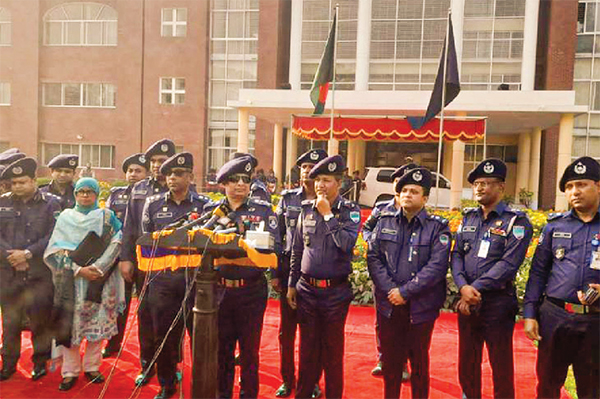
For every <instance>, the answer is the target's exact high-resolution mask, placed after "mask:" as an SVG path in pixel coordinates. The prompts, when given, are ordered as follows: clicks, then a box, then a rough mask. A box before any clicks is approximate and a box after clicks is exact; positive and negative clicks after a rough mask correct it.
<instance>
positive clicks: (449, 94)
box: [408, 17, 460, 130]
mask: <svg viewBox="0 0 600 399" xmlns="http://www.w3.org/2000/svg"><path fill="white" fill-rule="evenodd" d="M448 24H449V26H448V36H449V37H450V40H448V38H446V39H445V40H444V47H443V48H442V56H441V58H440V65H439V67H438V73H437V76H436V78H435V84H434V86H433V92H432V93H431V98H430V99H429V105H428V106H427V112H426V113H425V116H423V117H419V116H412V117H409V118H408V122H409V123H410V125H411V126H412V128H413V129H415V130H417V129H420V128H421V127H422V126H423V125H425V124H426V123H427V122H429V121H430V120H431V119H433V118H435V116H436V115H437V114H438V113H439V112H440V111H441V110H442V88H443V86H442V84H443V81H444V61H445V58H446V43H447V42H449V43H450V46H449V47H448V64H447V66H446V82H445V83H446V93H445V94H446V96H445V97H446V101H444V106H447V105H448V104H450V103H451V102H452V100H454V99H455V98H456V96H458V93H460V80H459V77H458V59H457V58H456V47H454V31H453V29H452V18H450V17H448Z"/></svg>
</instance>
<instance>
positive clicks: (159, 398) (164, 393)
mask: <svg viewBox="0 0 600 399" xmlns="http://www.w3.org/2000/svg"><path fill="white" fill-rule="evenodd" d="M176 393H177V385H167V386H164V387H161V388H160V392H159V393H158V395H156V396H155V397H154V399H169V398H170V397H173V395H175V394H176Z"/></svg>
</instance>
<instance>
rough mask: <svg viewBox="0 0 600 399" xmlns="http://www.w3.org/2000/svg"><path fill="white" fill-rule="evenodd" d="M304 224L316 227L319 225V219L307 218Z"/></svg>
mask: <svg viewBox="0 0 600 399" xmlns="http://www.w3.org/2000/svg"><path fill="white" fill-rule="evenodd" d="M304 225H305V226H308V227H314V226H316V225H317V221H316V220H310V219H309V220H305V221H304Z"/></svg>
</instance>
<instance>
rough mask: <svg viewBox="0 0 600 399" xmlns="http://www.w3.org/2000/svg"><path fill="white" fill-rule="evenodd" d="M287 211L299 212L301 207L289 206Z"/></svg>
mask: <svg viewBox="0 0 600 399" xmlns="http://www.w3.org/2000/svg"><path fill="white" fill-rule="evenodd" d="M288 209H289V210H290V211H293V212H300V211H302V207H299V206H291V205H290V206H288Z"/></svg>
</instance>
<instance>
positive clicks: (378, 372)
mask: <svg viewBox="0 0 600 399" xmlns="http://www.w3.org/2000/svg"><path fill="white" fill-rule="evenodd" d="M371 375H372V376H373V377H381V376H382V375H383V370H382V368H381V362H377V365H376V366H375V367H374V368H373V370H371Z"/></svg>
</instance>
